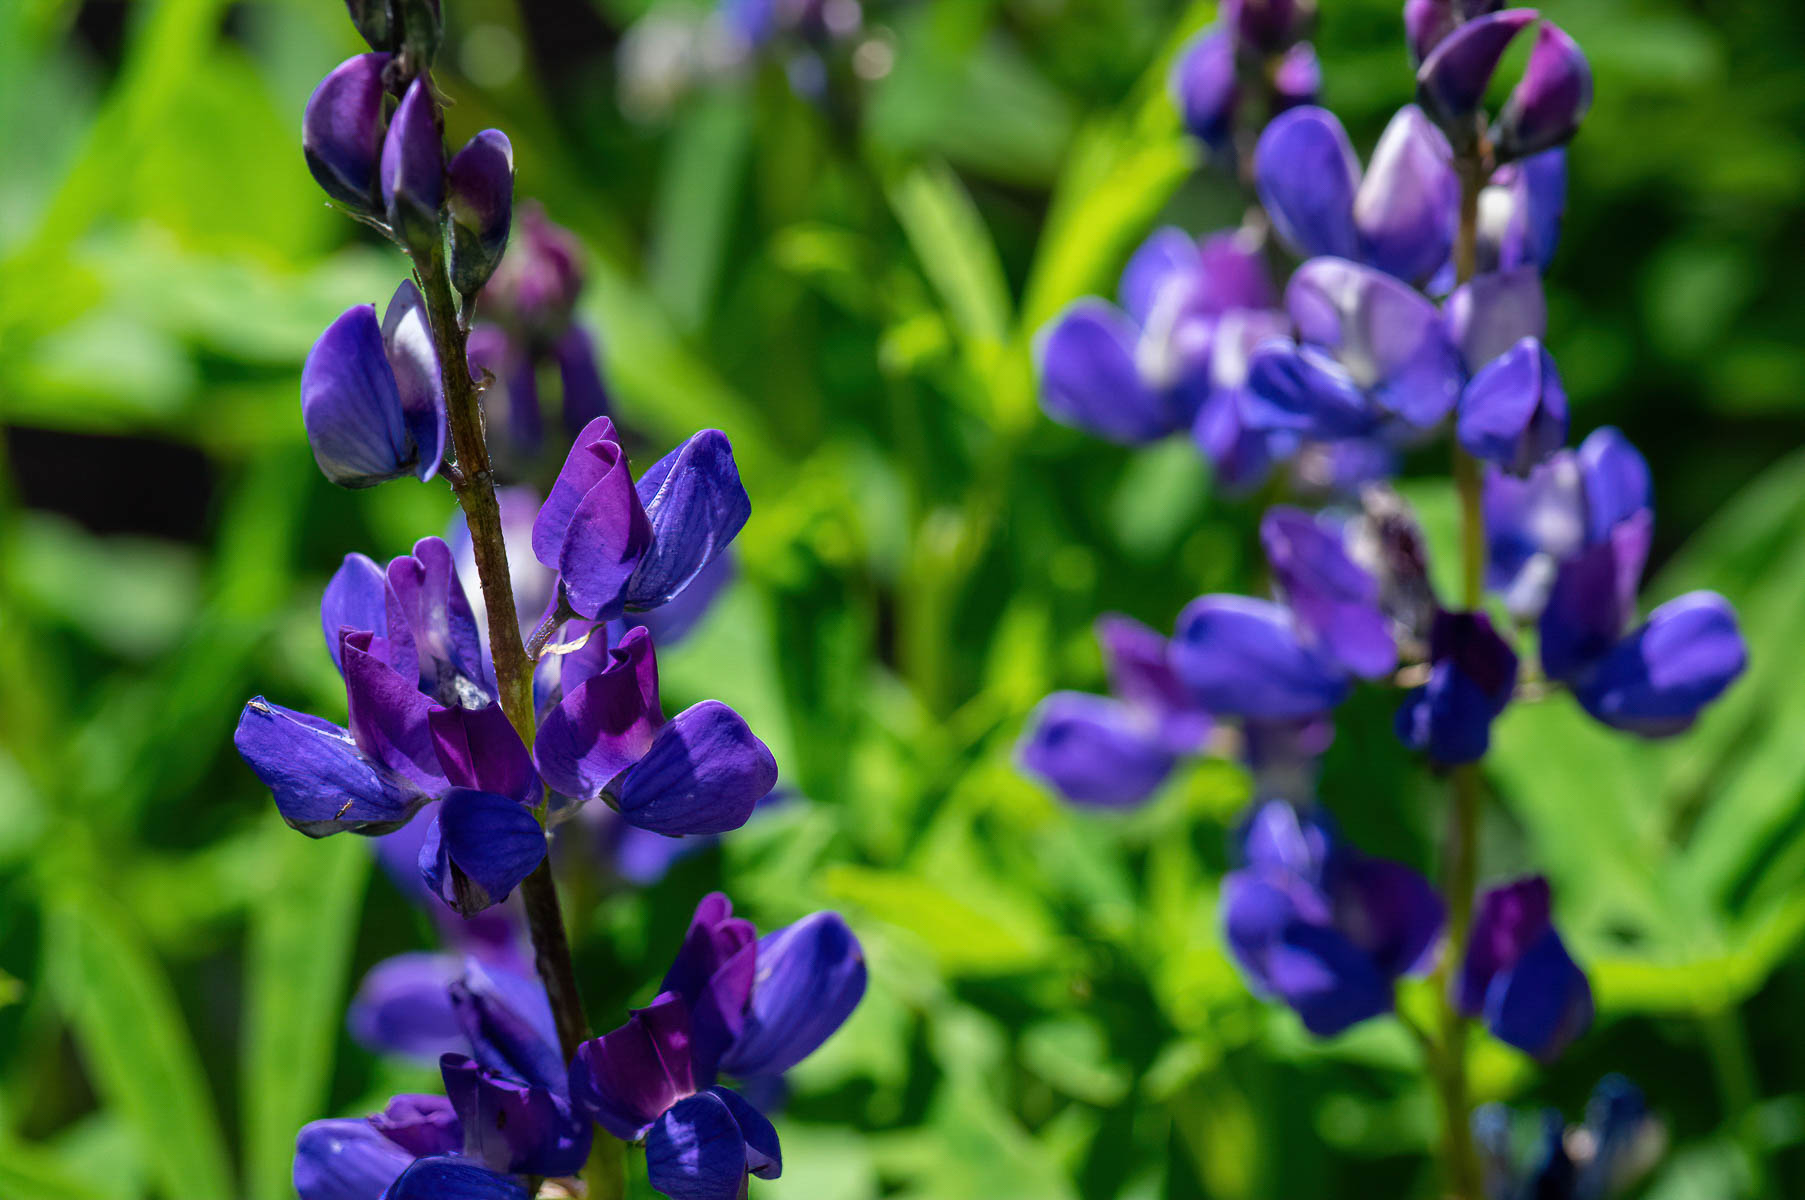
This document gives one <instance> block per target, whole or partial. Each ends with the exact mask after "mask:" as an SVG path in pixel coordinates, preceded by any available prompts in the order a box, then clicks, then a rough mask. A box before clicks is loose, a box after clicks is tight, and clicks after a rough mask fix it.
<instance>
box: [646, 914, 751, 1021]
mask: <svg viewBox="0 0 1805 1200" xmlns="http://www.w3.org/2000/svg"><path fill="white" fill-rule="evenodd" d="M757 936H758V935H757V932H756V931H755V930H754V929H753V927H752V922H750V921H748V920H746V919H745V918H743V917H736V916H734V915H733V901H731V900H729V899H728V898H727V896H726V895H725V894H724V893H722V892H710V893H709V894H708V895H706V896H704V897H702V901H701V903H699V904H697V905H696V911H695V915H693V916H692V917H691V918H690V921H689V929H688V931H687V932H685V933H684V935H683V945H682V947H681V948H680V949H679V950H678V951H677V957H676V959H675V961H673V962H672V963H671V969H670V970H669V971H667V972H665V975H664V982H663V983H662V984H661V985H660V986H659V989H658V990H659V991H661V992H675V993H677V994H678V995H679V996H681V997H683V1002H684V1003H685V1004H687V1005H688V1006H689V1007H690V1008H691V1009H692V1010H693V1009H694V1008H695V1007H696V1004H697V1002H698V1001H699V1000H700V998H701V996H702V990H703V989H704V988H705V987H706V986H707V985H708V981H709V980H710V979H712V978H714V976H715V974H716V973H717V972H718V971H719V970H720V969H721V968H722V967H723V966H725V965H726V963H727V961H728V960H729V959H731V958H732V957H733V956H734V955H736V954H738V953H739V952H740V951H741V950H744V949H745V948H746V947H747V946H749V945H751V944H752V943H753V942H754V941H755V940H757Z"/></svg>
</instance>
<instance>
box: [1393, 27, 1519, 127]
mask: <svg viewBox="0 0 1805 1200" xmlns="http://www.w3.org/2000/svg"><path fill="white" fill-rule="evenodd" d="M1535 19H1536V11H1535V10H1534V9H1533V8H1513V9H1508V10H1506V11H1504V12H1497V13H1491V14H1489V15H1486V16H1483V17H1480V18H1479V19H1478V20H1475V21H1468V22H1466V23H1465V24H1464V25H1461V26H1459V27H1458V28H1456V29H1454V30H1453V31H1452V32H1450V33H1448V34H1447V36H1445V37H1443V38H1442V40H1441V42H1440V43H1439V44H1438V45H1437V46H1436V47H1435V49H1434V50H1433V51H1431V52H1430V54H1429V56H1428V57H1427V58H1425V59H1424V60H1423V65H1422V66H1421V67H1419V68H1417V72H1416V87H1417V95H1418V97H1419V98H1420V99H1421V100H1422V103H1423V107H1424V108H1426V109H1427V110H1428V111H1429V113H1430V115H1432V116H1433V117H1434V118H1435V119H1436V121H1437V122H1439V123H1440V124H1441V126H1442V128H1443V129H1445V130H1447V131H1448V136H1449V137H1453V138H1461V137H1463V136H1464V137H1465V138H1466V139H1467V140H1471V138H1472V137H1473V135H1474V131H1473V130H1470V129H1466V128H1463V127H1462V126H1463V124H1470V121H1469V118H1471V117H1472V115H1473V113H1474V111H1475V110H1477V109H1478V107H1479V102H1480V101H1481V100H1482V99H1484V98H1485V89H1486V87H1487V86H1488V85H1489V84H1490V83H1491V81H1492V73H1493V72H1494V71H1496V70H1497V69H1498V60H1499V59H1501V58H1503V57H1504V52H1505V50H1506V49H1508V48H1509V46H1510V43H1511V41H1512V39H1514V38H1515V37H1516V36H1517V34H1519V33H1521V32H1522V31H1523V27H1524V26H1526V25H1528V24H1529V23H1530V22H1532V21H1534V20H1535Z"/></svg>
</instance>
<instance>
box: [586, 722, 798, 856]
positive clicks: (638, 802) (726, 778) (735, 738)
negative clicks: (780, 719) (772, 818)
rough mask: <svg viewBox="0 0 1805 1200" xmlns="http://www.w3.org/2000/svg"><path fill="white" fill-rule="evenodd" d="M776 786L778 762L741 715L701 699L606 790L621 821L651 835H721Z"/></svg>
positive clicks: (742, 821) (738, 823) (741, 822)
mask: <svg viewBox="0 0 1805 1200" xmlns="http://www.w3.org/2000/svg"><path fill="white" fill-rule="evenodd" d="M775 786H777V760H776V759H774V758H772V757H771V751H770V750H769V749H768V748H767V747H766V746H765V744H764V743H763V742H761V741H759V740H758V738H757V737H755V736H753V733H752V730H751V729H749V728H747V726H746V722H745V721H744V720H743V719H742V718H741V717H740V715H739V714H738V713H736V712H734V711H733V710H732V709H731V708H728V707H727V706H726V705H725V704H722V703H721V702H720V701H719V700H704V701H702V702H701V703H700V704H696V705H692V706H691V707H689V708H686V709H684V710H683V711H682V712H680V713H678V714H677V715H676V716H675V717H673V718H671V720H670V721H669V723H667V724H666V725H664V726H663V727H662V728H660V729H659V731H658V734H657V736H656V737H654V738H653V739H652V745H651V748H650V749H648V750H647V751H646V753H645V756H644V757H643V758H641V759H640V760H639V761H638V762H636V763H634V764H633V765H632V766H630V767H628V768H627V769H626V770H625V771H623V772H621V774H620V775H619V776H618V777H616V778H615V779H614V780H613V781H612V782H611V783H610V784H609V785H608V787H607V793H608V796H609V798H610V800H611V802H612V803H613V804H614V806H615V808H616V809H618V811H619V812H620V814H621V816H622V817H624V818H625V819H626V821H627V823H628V824H630V825H635V826H637V827H639V828H640V829H649V830H651V831H652V832H653V833H667V834H673V835H678V834H701V833H726V832H727V831H728V830H730V829H738V828H739V827H740V826H741V825H744V824H745V823H746V818H747V817H750V816H751V815H752V808H753V806H754V805H756V804H757V803H758V802H759V801H760V800H761V799H763V798H764V797H765V795H766V794H767V793H768V792H770V790H771V789H772V788H773V787H775Z"/></svg>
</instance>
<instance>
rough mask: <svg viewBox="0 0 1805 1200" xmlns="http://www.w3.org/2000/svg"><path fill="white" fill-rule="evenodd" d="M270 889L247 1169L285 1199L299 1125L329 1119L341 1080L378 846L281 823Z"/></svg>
mask: <svg viewBox="0 0 1805 1200" xmlns="http://www.w3.org/2000/svg"><path fill="white" fill-rule="evenodd" d="M269 826H270V828H269V833H268V836H269V837H270V838H275V839H280V841H281V849H280V852H279V854H278V855H276V856H274V860H275V862H276V863H277V864H279V865H278V867H277V869H276V870H275V871H274V872H273V873H272V874H273V878H271V879H270V880H269V883H270V887H269V889H268V891H267V892H266V893H265V894H264V896H263V897H262V898H261V900H260V901H259V903H258V905H257V908H256V911H255V912H254V913H253V914H252V917H251V937H250V950H249V962H248V963H247V964H246V975H247V978H248V994H247V996H246V1009H247V1011H246V1015H245V1026H244V1047H243V1058H242V1060H241V1069H242V1074H243V1081H244V1095H245V1100H246V1103H245V1114H244V1145H245V1174H246V1183H247V1191H248V1193H249V1194H250V1195H251V1196H252V1197H254V1198H255V1200H285V1198H286V1197H287V1196H289V1195H290V1194H291V1192H292V1187H293V1185H292V1184H291V1183H290V1181H289V1171H290V1165H291V1163H292V1161H293V1158H294V1142H295V1131H296V1130H297V1129H299V1128H300V1127H301V1126H302V1125H303V1124H304V1123H306V1122H307V1121H309V1120H311V1119H312V1118H314V1117H317V1116H319V1115H320V1113H321V1110H322V1109H323V1108H324V1106H325V1102H326V1092H327V1088H328V1087H329V1085H330V1084H331V1081H332V1059H333V1048H334V1045H335V1044H336V1042H337V1040H338V1028H339V1022H340V1021H341V1020H342V1014H343V1013H344V1011H345V991H346V987H345V984H346V976H347V974H348V973H349V970H350V966H351V956H352V953H353V951H354V950H355V948H356V937H357V916H358V910H359V908H360V907H361V905H362V902H363V895H364V886H365V884H366V883H367V882H368V881H369V877H370V863H371V858H372V856H371V854H370V850H369V847H368V846H366V845H364V844H362V842H360V841H358V840H356V839H353V838H336V839H332V840H328V841H313V840H311V839H309V838H304V837H299V836H297V835H296V834H295V833H294V832H293V831H292V830H290V829H288V828H287V827H286V826H283V825H282V824H281V823H280V822H278V821H276V820H275V819H274V816H273V814H272V817H271V820H270V822H269Z"/></svg>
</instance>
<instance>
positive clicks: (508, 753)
mask: <svg viewBox="0 0 1805 1200" xmlns="http://www.w3.org/2000/svg"><path fill="white" fill-rule="evenodd" d="M427 720H428V723H429V725H430V727H431V729H432V741H433V747H434V749H435V750H436V752H437V754H438V759H439V765H440V766H441V767H442V768H443V769H444V772H445V778H446V779H447V780H449V781H450V782H451V784H452V785H453V786H454V787H461V788H475V789H477V790H479V791H484V792H494V793H495V794H497V795H500V796H506V797H508V798H509V799H510V800H514V801H517V802H519V803H520V804H524V805H526V806H527V807H528V808H532V807H534V806H536V805H537V804H538V803H539V802H540V801H541V800H542V799H544V798H545V797H544V788H543V785H541V784H540V782H539V773H538V772H537V771H535V770H534V769H533V760H532V756H531V755H529V754H527V752H526V746H525V745H523V744H522V743H521V741H520V734H519V733H518V732H516V731H515V729H514V725H513V723H512V722H510V721H509V720H508V715H507V713H505V712H503V711H502V709H501V705H499V704H491V705H489V707H487V708H474V709H473V708H435V709H433V710H432V712H431V713H430V714H429V715H428V718H427Z"/></svg>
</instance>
